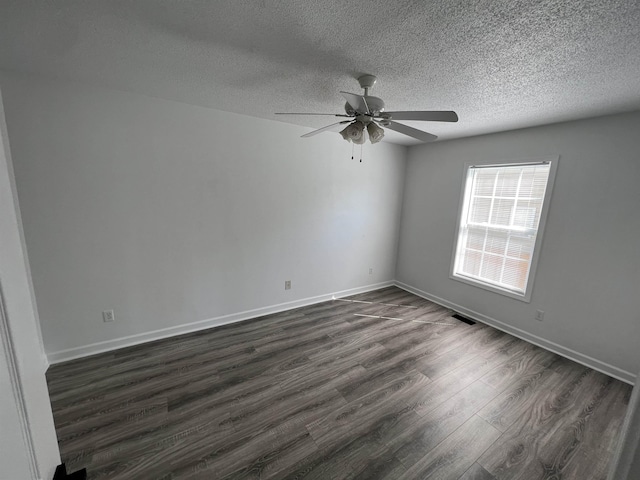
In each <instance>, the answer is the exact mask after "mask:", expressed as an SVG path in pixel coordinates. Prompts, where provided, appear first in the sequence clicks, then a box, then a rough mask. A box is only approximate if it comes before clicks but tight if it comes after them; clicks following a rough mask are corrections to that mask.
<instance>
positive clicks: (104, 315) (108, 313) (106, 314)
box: [102, 310, 116, 322]
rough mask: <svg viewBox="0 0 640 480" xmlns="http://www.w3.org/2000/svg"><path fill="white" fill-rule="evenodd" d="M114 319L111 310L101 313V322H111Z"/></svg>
mask: <svg viewBox="0 0 640 480" xmlns="http://www.w3.org/2000/svg"><path fill="white" fill-rule="evenodd" d="M115 319H116V316H115V315H114V313H113V310H105V311H104V312H102V321H103V322H113V321H114V320H115Z"/></svg>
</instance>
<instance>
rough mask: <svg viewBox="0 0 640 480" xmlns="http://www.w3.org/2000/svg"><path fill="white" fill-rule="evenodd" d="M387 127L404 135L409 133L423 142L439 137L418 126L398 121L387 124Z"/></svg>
mask: <svg viewBox="0 0 640 480" xmlns="http://www.w3.org/2000/svg"><path fill="white" fill-rule="evenodd" d="M386 128H389V129H391V130H394V131H396V132H398V133H402V134H404V135H409V136H410V137H413V138H416V139H418V140H420V141H422V142H432V141H434V140H435V139H436V138H438V137H437V136H436V135H432V134H430V133H427V132H423V131H422V130H418V129H417V128H413V127H409V126H407V125H403V124H401V123H397V122H389V125H386Z"/></svg>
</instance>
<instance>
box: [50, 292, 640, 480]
mask: <svg viewBox="0 0 640 480" xmlns="http://www.w3.org/2000/svg"><path fill="white" fill-rule="evenodd" d="M452 313H453V312H451V311H449V310H447V309H445V308H443V307H440V306H438V305H435V304H433V303H431V302H428V301H426V300H424V299H421V298H419V297H416V296H414V295H411V294H409V293H407V292H405V291H403V290H400V289H398V288H395V287H390V288H385V289H381V290H377V291H375V292H369V293H366V294H361V295H356V296H353V297H349V298H348V299H343V300H334V301H330V302H325V303H321V304H317V305H313V306H309V307H304V308H298V309H295V310H291V311H287V312H283V313H279V314H275V315H269V316H265V317H261V318H258V319H254V320H251V321H247V322H242V323H238V324H234V325H229V326H224V327H219V328H215V329H211V330H207V331H202V332H197V333H193V334H189V335H183V336H180V337H174V338H171V339H165V340H161V341H157V342H153V343H148V344H145V345H141V346H136V347H131V348H125V349H122V350H118V351H115V352H109V353H105V354H101V355H96V356H93V357H89V358H85V359H81V360H75V361H71V362H67V363H64V364H59V365H55V366H53V367H51V368H50V369H49V371H48V372H47V379H48V384H49V391H50V394H51V401H52V406H53V413H54V419H55V423H56V430H57V434H58V441H59V445H60V450H61V454H62V457H63V460H64V461H65V462H66V463H67V467H68V470H69V471H75V470H77V469H79V468H82V467H86V468H87V471H88V478H89V479H94V480H96V479H112V480H117V479H127V480H132V479H145V480H146V479H153V480H156V479H163V480H169V479H175V480H178V479H267V478H276V479H343V478H344V479H346V478H348V479H427V478H428V479H444V480H448V479H451V480H515V479H521V480H542V479H549V480H551V479H554V480H604V479H605V478H606V475H607V469H608V466H609V462H610V459H611V457H612V453H613V450H614V448H615V443H616V441H617V438H618V432H619V430H620V427H621V423H622V420H623V417H624V414H625V410H626V407H627V404H628V401H629V396H630V392H631V387H630V386H628V385H626V384H624V383H622V382H620V381H617V380H614V379H612V378H610V377H608V376H606V375H603V374H601V373H598V372H595V371H593V370H591V369H589V368H587V367H583V366H581V365H579V364H576V363H574V362H571V361H569V360H566V359H564V358H561V357H559V356H557V355H555V354H552V353H550V352H547V351H545V350H542V349H540V348H538V347H535V346H533V345H530V344H528V343H526V342H523V341H521V340H519V339H516V338H513V337H511V336H509V335H507V334H505V333H502V332H500V331H497V330H495V329H493V328H490V327H488V326H485V325H482V324H476V325H467V324H465V323H462V322H460V321H459V320H456V319H454V318H452V317H451V314H452Z"/></svg>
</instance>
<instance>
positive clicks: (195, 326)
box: [47, 281, 394, 365]
mask: <svg viewBox="0 0 640 480" xmlns="http://www.w3.org/2000/svg"><path fill="white" fill-rule="evenodd" d="M392 285H394V282H393V281H387V282H381V283H376V284H373V285H366V286H364V287H357V288H351V289H348V290H342V291H340V292H334V293H327V294H325V295H318V296H315V297H308V298H303V299H300V300H294V301H292V302H285V303H279V304H277V305H270V306H267V307H262V308H256V309H254V310H246V311H244V312H238V313H232V314H229V315H222V316H220V317H215V318H208V319H206V320H200V321H197V322H191V323H185V324H183V325H177V326H175V327H168V328H162V329H159V330H153V331H151V332H145V333H138V334H136V335H129V336H127V337H121V338H115V339H113V340H107V341H104V342H98V343H92V344H89V345H84V346H82V347H75V348H69V349H66V350H60V351H57V352H51V353H49V354H48V355H47V359H48V362H49V364H50V365H53V364H55V363H61V362H66V361H68V360H74V359H76V358H83V357H87V356H89V355H95V354H97V353H104V352H109V351H111V350H117V349H119V348H123V347H130V346H133V345H139V344H141V343H146V342H152V341H154V340H161V339H163V338H167V337H173V336H176V335H183V334H185V333H191V332H196V331H198V330H206V329H208V328H212V327H218V326H221V325H228V324H230V323H236V322H242V321H243V320H249V319H251V318H256V317H261V316H263V315H270V314H272V313H278V312H282V311H285V310H291V309H293V308H299V307H306V306H308V305H313V304H316V303H321V302H326V301H327V300H331V299H333V298H340V297H347V296H349V295H356V294H358V293H364V292H369V291H371V290H377V289H379V288H384V287H390V286H392Z"/></svg>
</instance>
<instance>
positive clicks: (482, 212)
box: [469, 198, 491, 223]
mask: <svg viewBox="0 0 640 480" xmlns="http://www.w3.org/2000/svg"><path fill="white" fill-rule="evenodd" d="M490 212H491V199H490V198H474V199H473V206H472V208H471V218H469V222H470V223H488V222H489V213H490Z"/></svg>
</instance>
